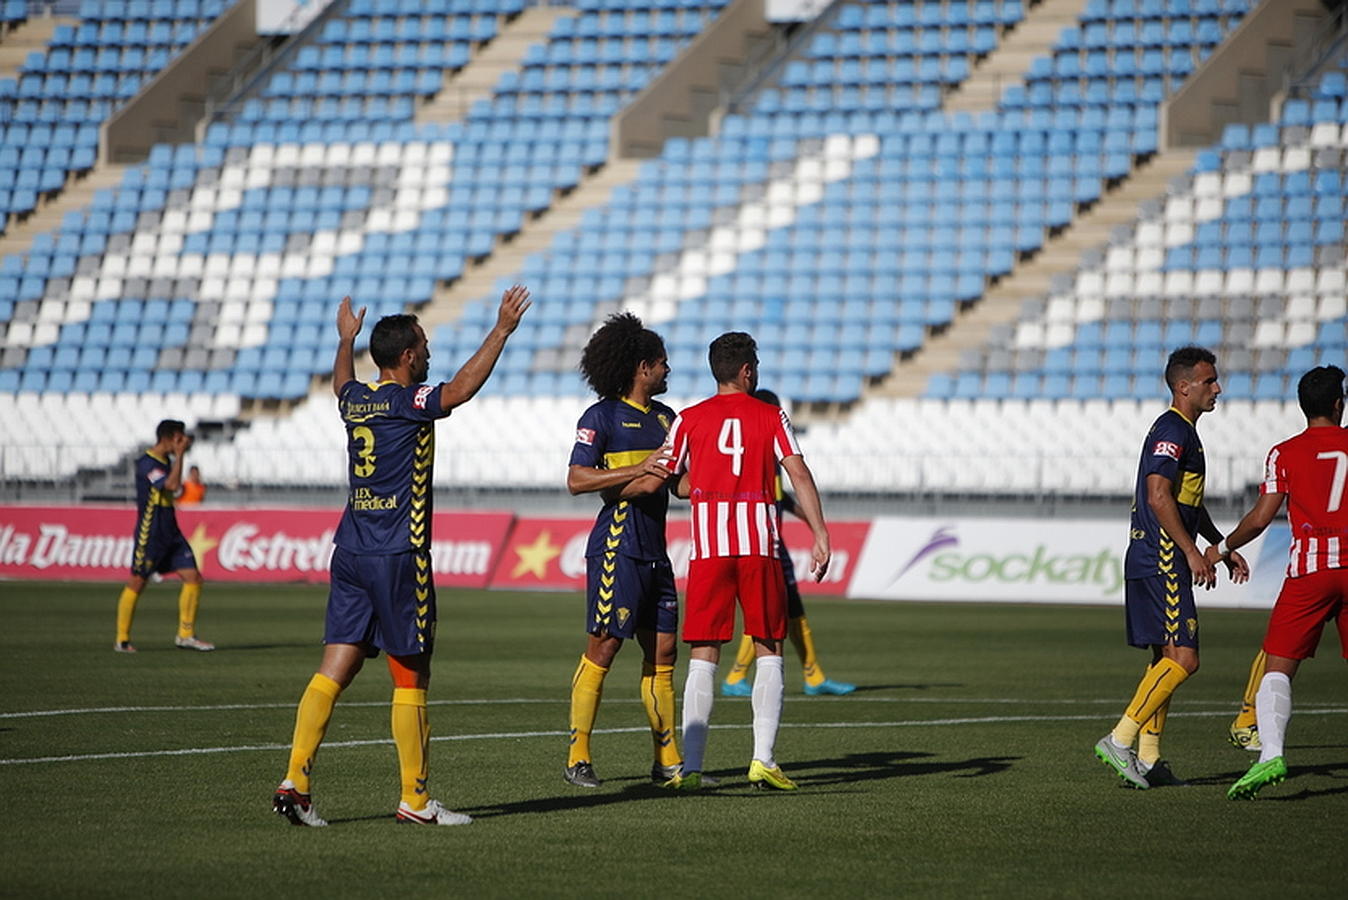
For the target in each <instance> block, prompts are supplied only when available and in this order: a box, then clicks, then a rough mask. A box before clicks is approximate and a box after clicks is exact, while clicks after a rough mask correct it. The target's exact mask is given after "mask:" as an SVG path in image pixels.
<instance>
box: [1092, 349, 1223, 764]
mask: <svg viewBox="0 0 1348 900" xmlns="http://www.w3.org/2000/svg"><path fill="white" fill-rule="evenodd" d="M1165 381H1166V384H1167V385H1168V386H1169V388H1170V396H1171V404H1170V408H1169V409H1167V410H1166V411H1165V412H1164V413H1162V414H1161V415H1160V417H1159V418H1157V420H1156V421H1155V422H1154V423H1153V424H1152V426H1151V431H1149V432H1148V433H1147V438H1146V440H1145V441H1144V442H1143V444H1142V456H1141V459H1140V461H1139V462H1138V467H1137V485H1136V488H1135V490H1134V494H1133V510H1132V518H1131V522H1130V525H1129V541H1128V553H1127V555H1126V556H1125V557H1124V604H1125V607H1126V614H1127V626H1128V643H1129V644H1130V645H1131V646H1133V647H1142V648H1150V650H1151V654H1152V661H1151V665H1150V666H1148V668H1147V671H1146V673H1145V674H1144V675H1143V676H1142V680H1141V681H1140V682H1139V683H1138V686H1137V690H1136V691H1135V692H1134V694H1133V699H1132V702H1130V703H1129V704H1128V707H1127V709H1126V710H1125V711H1124V714H1123V716H1122V717H1121V718H1120V719H1119V722H1118V724H1117V725H1115V726H1114V730H1113V731H1111V732H1110V733H1109V734H1107V735H1105V736H1104V737H1102V738H1101V739H1100V740H1099V741H1098V742H1097V743H1096V745H1095V755H1096V756H1097V757H1099V759H1100V761H1101V762H1103V763H1104V764H1105V765H1107V766H1109V767H1110V768H1111V769H1113V770H1114V771H1115V772H1116V773H1117V774H1118V775H1119V777H1120V778H1122V779H1123V780H1124V782H1125V783H1126V784H1129V785H1131V786H1132V787H1135V788H1140V789H1142V790H1146V789H1147V788H1151V787H1163V786H1172V785H1182V784H1185V782H1183V781H1181V780H1180V779H1179V778H1177V777H1176V776H1175V774H1174V773H1173V772H1172V771H1171V770H1170V766H1169V764H1168V763H1167V762H1166V761H1165V760H1164V759H1162V758H1161V733H1162V731H1163V730H1164V728H1165V720H1166V713H1167V712H1168V711H1169V709H1170V698H1171V696H1172V695H1173V694H1174V692H1175V689H1176V688H1178V687H1179V686H1180V685H1181V684H1182V683H1183V682H1184V680H1185V679H1186V678H1188V677H1189V676H1190V675H1192V674H1193V673H1194V672H1196V671H1198V609H1197V607H1196V606H1195V605H1194V593H1193V586H1194V585H1199V586H1201V587H1207V588H1211V587H1212V586H1213V585H1214V584H1215V583H1216V580H1217V573H1216V570H1215V569H1214V568H1213V565H1212V563H1211V562H1209V561H1208V560H1207V559H1206V558H1205V557H1204V555H1203V554H1202V553H1201V552H1200V551H1199V549H1198V545H1197V544H1196V543H1195V542H1194V541H1195V539H1196V538H1197V537H1198V535H1200V534H1201V535H1202V536H1203V537H1204V538H1206V539H1207V540H1208V541H1210V542H1211V543H1213V544H1215V543H1217V542H1218V541H1220V540H1221V539H1222V535H1221V532H1219V531H1218V530H1217V527H1216V526H1215V525H1213V524H1212V517H1211V516H1209V515H1208V511H1207V508H1206V507H1205V506H1204V505H1203V487H1204V478H1205V473H1206V470H1207V467H1206V462H1205V460H1204V458H1203V442H1202V441H1200V440H1199V439H1198V430H1197V428H1196V427H1195V426H1196V425H1197V424H1198V418H1199V416H1201V415H1203V413H1205V412H1211V411H1212V410H1213V409H1215V408H1216V405H1217V396H1218V395H1219V394H1220V393H1221V392H1222V388H1221V385H1220V384H1218V382H1217V358H1216V357H1215V356H1214V355H1213V354H1212V352H1211V351H1210V350H1206V349H1204V348H1202V347H1193V346H1189V347H1181V348H1179V349H1178V350H1176V351H1175V352H1173V353H1171V354H1170V358H1169V360H1167V361H1166V367H1165ZM1227 566H1228V567H1229V568H1230V570H1231V574H1232V577H1233V578H1236V579H1239V578H1243V577H1245V576H1247V575H1248V573H1249V569H1248V567H1247V566H1246V565H1245V561H1244V560H1243V559H1242V558H1241V557H1240V555H1239V554H1232V556H1231V557H1230V558H1229V559H1228V560H1227ZM1134 742H1136V743H1137V745H1138V748H1137V750H1136V751H1135V750H1134V749H1133V743H1134Z"/></svg>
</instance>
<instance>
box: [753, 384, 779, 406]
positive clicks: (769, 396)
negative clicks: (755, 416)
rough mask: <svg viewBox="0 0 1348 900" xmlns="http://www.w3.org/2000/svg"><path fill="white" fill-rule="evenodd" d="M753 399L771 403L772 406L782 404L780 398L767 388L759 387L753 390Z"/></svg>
mask: <svg viewBox="0 0 1348 900" xmlns="http://www.w3.org/2000/svg"><path fill="white" fill-rule="evenodd" d="M754 399H755V400H762V401H763V402H764V403H771V404H772V405H773V406H777V407H780V406H781V405H782V398H781V397H778V396H777V395H776V394H775V393H773V392H772V391H770V390H768V389H767V388H759V389H758V390H756V391H754Z"/></svg>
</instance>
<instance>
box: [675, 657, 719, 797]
mask: <svg viewBox="0 0 1348 900" xmlns="http://www.w3.org/2000/svg"><path fill="white" fill-rule="evenodd" d="M715 686H716V663H714V662H707V661H706V660H705V659H690V660H688V680H687V681H685V682H684V684H683V770H684V771H685V772H701V771H702V757H703V756H704V755H705V754H706V751H707V723H708V722H710V721H711V703H712V699H713V698H714V697H715V696H716V691H715Z"/></svg>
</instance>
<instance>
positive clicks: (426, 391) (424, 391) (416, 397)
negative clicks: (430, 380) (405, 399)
mask: <svg viewBox="0 0 1348 900" xmlns="http://www.w3.org/2000/svg"><path fill="white" fill-rule="evenodd" d="M433 390H435V386H434V385H430V384H423V385H422V386H421V387H419V388H417V392H416V393H415V394H413V395H412V405H413V406H415V407H416V408H417V409H425V408H426V402H427V401H428V400H429V399H430V396H431V391H433Z"/></svg>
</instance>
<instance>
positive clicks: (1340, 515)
mask: <svg viewBox="0 0 1348 900" xmlns="http://www.w3.org/2000/svg"><path fill="white" fill-rule="evenodd" d="M1345 482H1348V430H1344V429H1342V428H1332V427H1316V428H1307V429H1306V430H1305V431H1303V432H1301V433H1300V434H1298V435H1297V436H1295V437H1292V438H1288V439H1287V440H1285V441H1283V442H1282V443H1281V444H1278V445H1276V446H1275V447H1274V448H1273V449H1272V450H1270V451H1268V458H1267V459H1266V460H1265V462H1264V481H1263V484H1261V485H1260V486H1259V492H1260V493H1261V494H1286V495H1287V518H1288V524H1290V525H1291V527H1292V548H1291V551H1290V554H1289V557H1288V561H1287V577H1288V578H1296V577H1298V576H1301V575H1309V574H1310V573H1312V572H1319V571H1321V570H1322V569H1342V568H1346V567H1348V496H1345Z"/></svg>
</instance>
